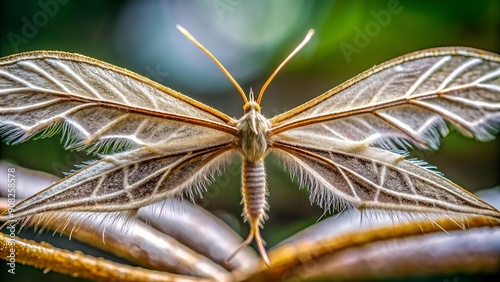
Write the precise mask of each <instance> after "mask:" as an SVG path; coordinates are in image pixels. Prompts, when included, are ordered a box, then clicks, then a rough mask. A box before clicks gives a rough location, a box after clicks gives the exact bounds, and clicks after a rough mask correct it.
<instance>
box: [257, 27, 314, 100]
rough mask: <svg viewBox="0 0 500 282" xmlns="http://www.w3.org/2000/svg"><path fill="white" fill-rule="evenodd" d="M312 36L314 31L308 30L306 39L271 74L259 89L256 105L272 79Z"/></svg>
mask: <svg viewBox="0 0 500 282" xmlns="http://www.w3.org/2000/svg"><path fill="white" fill-rule="evenodd" d="M313 35H314V29H310V30H309V31H308V32H307V34H306V37H305V38H304V40H302V42H301V43H300V44H299V46H297V47H296V48H295V50H293V51H292V53H290V55H288V57H286V59H285V60H284V61H283V62H282V63H281V64H280V65H279V66H278V67H277V68H276V70H275V71H274V72H273V73H272V74H271V76H270V77H269V78H268V79H267V81H266V83H264V86H262V89H260V92H259V97H258V98H257V104H259V105H260V101H261V100H262V96H263V95H264V91H266V89H267V86H269V83H271V81H272V80H273V78H274V77H275V76H276V75H277V74H278V72H279V71H280V70H281V69H282V68H283V67H284V66H285V65H286V63H288V61H290V59H292V57H293V56H295V54H297V53H298V52H299V51H300V49H302V48H303V47H304V46H305V45H306V44H307V43H308V42H309V40H311V37H312V36H313Z"/></svg>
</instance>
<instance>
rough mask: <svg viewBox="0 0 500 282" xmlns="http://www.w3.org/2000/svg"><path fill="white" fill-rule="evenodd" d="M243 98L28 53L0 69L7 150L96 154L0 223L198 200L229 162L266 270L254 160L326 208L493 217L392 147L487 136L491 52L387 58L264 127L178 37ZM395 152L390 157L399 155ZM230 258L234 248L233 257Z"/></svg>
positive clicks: (494, 90) (260, 187)
mask: <svg viewBox="0 0 500 282" xmlns="http://www.w3.org/2000/svg"><path fill="white" fill-rule="evenodd" d="M178 29H179V30H180V31H181V32H183V33H184V35H186V36H187V37H188V38H189V39H190V40H191V41H192V42H193V43H195V44H196V45H198V46H199V47H200V48H201V49H202V50H203V51H204V52H205V53H207V55H209V56H210V57H211V58H212V59H213V60H214V62H215V63H216V64H217V65H218V66H219V67H220V69H221V70H222V71H223V72H224V73H225V74H226V76H227V77H228V78H229V79H230V81H231V82H232V83H233V84H234V85H235V87H236V88H237V89H238V91H239V93H240V94H241V96H242V98H243V101H244V105H243V116H242V117H241V118H240V119H234V118H231V117H229V116H228V115H226V114H224V113H222V112H219V111H217V110H215V109H213V108H211V107H209V106H207V105H204V104H202V103H200V102H197V101H195V100H193V99H191V98H189V97H187V96H184V95H183V94H181V93H179V92H177V91H175V90H172V89H170V88H167V87H165V86H162V85H159V84H157V83H155V82H153V81H151V80H149V79H147V78H144V77H142V76H139V75H137V74H135V73H133V72H131V71H128V70H125V69H122V68H118V67H115V66H113V65H110V64H107V63H104V62H101V61H98V60H95V59H92V58H89V57H85V56H82V55H78V54H69V53H64V52H53V51H37V52H28V53H21V54H17V55H12V56H8V57H5V58H2V59H1V60H0V132H1V134H2V136H3V138H4V141H5V142H7V143H12V144H14V143H18V142H23V141H25V140H27V139H29V138H30V137H33V136H38V137H47V136H51V135H53V134H55V133H57V132H59V131H61V130H62V132H63V137H64V138H65V142H64V147H65V148H66V149H73V150H87V151H89V152H100V151H102V150H103V148H109V147H113V146H114V147H121V146H125V147H126V150H123V151H120V152H116V153H114V154H108V155H102V156H101V158H100V159H99V160H97V161H94V162H92V163H89V164H87V165H86V166H85V167H83V168H81V169H79V170H77V171H76V172H74V173H72V174H70V175H69V176H67V177H66V178H64V179H62V180H61V181H59V182H56V183H54V184H53V185H52V186H50V187H48V188H47V189H45V190H43V191H41V192H39V193H38V194H35V195H33V196H31V197H30V198H28V199H26V200H24V201H22V202H20V203H19V204H17V205H16V206H15V207H13V208H11V209H9V210H8V211H7V212H6V213H5V214H4V215H2V216H1V217H0V220H1V221H13V220H18V219H22V218H26V217H29V216H32V215H35V214H40V213H43V212H48V211H56V210H65V211H92V212H100V211H122V210H136V209H138V208H140V207H143V206H145V205H149V204H152V203H155V202H158V201H162V200H164V199H166V198H171V197H181V196H185V195H187V196H188V197H194V195H195V194H196V193H202V192H203V190H204V189H205V188H204V187H205V185H206V184H207V183H208V182H209V181H210V180H211V179H212V177H214V175H216V174H217V173H220V172H221V171H222V170H223V168H224V166H225V165H227V164H228V163H229V162H230V161H231V160H233V159H235V158H241V159H242V184H241V191H242V198H243V206H244V208H243V216H244V219H245V220H246V221H248V222H249V224H250V231H249V234H248V237H247V239H246V240H245V241H244V242H243V244H242V246H246V245H248V244H250V243H251V242H252V241H253V240H255V241H256V244H257V246H258V249H259V252H260V254H261V256H262V258H263V259H264V261H265V262H266V263H267V264H268V265H269V259H268V257H267V254H266V250H265V248H264V242H263V239H262V238H261V235H260V227H261V226H262V225H263V224H264V221H265V220H266V212H267V210H268V208H269V207H268V205H267V202H266V194H267V193H268V190H267V186H266V172H265V167H264V159H265V157H266V156H267V155H269V154H273V155H275V156H276V157H277V158H278V159H279V160H280V161H281V162H282V164H283V166H284V167H285V168H286V169H287V170H288V171H290V172H291V174H292V176H294V177H296V178H298V180H299V182H300V184H301V185H302V186H304V187H307V189H308V190H309V191H310V200H311V201H312V202H315V203H317V204H319V205H320V206H322V207H324V208H326V209H329V208H331V207H333V208H342V207H346V206H347V207H355V208H358V209H362V210H387V211H396V212H404V213H407V214H425V215H427V214H434V215H439V216H447V217H450V218H454V219H456V220H462V219H465V218H467V217H468V216H483V217H486V218H490V219H491V220H497V221H498V220H499V219H500V213H499V211H497V210H496V209H495V208H494V207H492V206H491V205H489V204H487V203H486V202H484V201H482V200H480V199H479V198H477V197H476V196H474V195H473V194H471V193H469V192H468V191H466V190H464V189H462V188H461V187H459V186H458V185H456V184H454V183H453V182H451V181H449V180H447V179H446V178H444V177H443V176H441V175H440V174H439V173H436V172H435V171H433V170H431V169H428V167H427V166H426V164H425V163H423V162H418V161H415V160H410V159H407V158H406V155H405V153H403V152H402V151H401V150H410V149H420V150H435V149H437V148H438V146H439V142H440V138H441V137H443V136H445V135H447V134H448V132H449V129H450V128H454V129H456V130H457V131H458V132H460V133H462V134H463V135H465V136H467V137H471V138H476V139H477V140H480V141H488V140H491V139H493V138H494V134H495V133H496V132H498V129H499V123H500V57H499V56H498V55H496V54H493V53H489V52H486V51H481V50H477V49H472V48H465V47H444V48H434V49H428V50H423V51H419V52H415V53H411V54H408V55H404V56H402V57H398V58H396V59H393V60H391V61H388V62H385V63H383V64H381V65H378V66H375V67H373V68H371V69H369V70H368V71H365V72H363V73H361V74H360V75H358V76H356V77H354V78H352V79H350V80H348V81H346V82H344V83H343V84H341V85H339V86H337V87H335V88H333V89H331V90H329V91H327V92H326V93H324V94H322V95H320V96H318V97H317V98H315V99H313V100H311V101H309V102H307V103H305V104H303V105H301V106H298V107H296V108H295V109H292V110H290V111H287V112H285V113H282V114H279V115H277V116H275V117H273V118H270V119H268V118H266V117H264V116H263V115H262V114H261V106H260V105H261V101H262V98H263V94H264V91H265V90H266V88H267V86H268V85H269V83H270V82H271V80H272V79H273V78H274V77H275V76H276V74H277V73H278V71H279V70H280V69H281V68H282V67H283V66H284V65H285V64H286V62H288V61H289V60H290V58H291V57H292V56H293V55H294V54H296V53H297V52H298V51H299V50H300V49H301V48H302V47H303V46H304V45H305V44H306V43H307V42H308V41H309V40H310V38H311V36H312V35H313V31H312V30H311V31H309V32H308V34H307V36H306V38H305V39H304V41H303V42H302V43H301V44H300V45H299V46H298V47H297V48H296V49H295V50H294V51H293V52H292V53H291V54H290V55H289V56H288V57H287V58H286V59H285V61H284V62H283V63H282V64H281V65H280V66H279V67H278V68H277V69H276V71H275V72H274V73H273V74H272V75H271V76H270V78H269V79H268V80H267V81H266V83H265V84H264V86H263V87H262V89H261V90H260V92H259V94H258V95H257V99H255V98H254V94H253V93H252V92H250V93H249V95H248V97H247V95H245V93H244V92H243V90H242V89H241V87H240V86H239V85H238V84H237V83H236V81H235V80H234V79H233V78H232V77H231V75H230V74H229V73H228V72H227V71H226V70H225V68H224V67H223V66H222V65H221V64H220V63H219V62H218V61H217V60H216V59H215V57H214V56H213V55H212V54H211V53H210V52H209V51H207V50H206V49H205V48H204V47H203V46H202V45H201V44H200V43H198V42H197V41H196V39H194V38H193V37H192V36H191V35H190V34H189V33H188V32H187V31H186V30H185V29H183V28H182V27H180V26H178ZM398 150H399V151H398ZM236 251H237V250H236Z"/></svg>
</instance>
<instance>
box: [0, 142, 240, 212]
mask: <svg viewBox="0 0 500 282" xmlns="http://www.w3.org/2000/svg"><path fill="white" fill-rule="evenodd" d="M235 154H237V153H236V150H235V148H234V145H233V144H232V143H226V144H218V145H212V146H206V147H204V148H200V149H194V150H191V151H178V152H173V151H166V152H165V151H162V150H155V149H154V148H148V147H143V148H138V149H135V150H131V151H127V152H122V153H118V154H114V155H110V156H105V157H103V158H102V159H101V160H99V161H96V162H94V163H91V164H89V165H87V166H86V167H84V168H82V169H80V170H78V171H76V172H75V173H73V174H71V175H69V176H67V177H66V178H64V179H62V180H60V181H58V182H56V183H54V184H53V185H52V186H50V187H48V188H47V189H45V190H43V191H41V192H39V193H37V194H35V195H33V196H31V197H29V198H27V199H26V200H24V201H22V202H20V203H19V204H17V205H16V206H15V207H14V208H12V209H9V211H8V213H5V214H4V215H1V216H0V221H8V220H15V219H19V218H24V217H27V216H30V215H34V214H39V213H41V212H46V211H53V210H61V209H64V210H65V211H68V210H77V211H93V212H94V211H107V212H110V211H122V210H133V209H138V208H140V207H143V206H146V205H149V204H151V203H155V202H159V201H161V200H164V199H167V198H173V197H179V196H182V195H183V194H187V195H188V196H190V197H193V195H194V194H195V193H199V192H201V190H203V188H204V187H205V185H206V184H207V182H209V181H210V179H211V177H213V176H214V174H216V173H217V172H220V170H222V169H223V168H224V165H226V164H227V163H228V162H229V161H230V160H231V159H232V158H233V157H234V156H235Z"/></svg>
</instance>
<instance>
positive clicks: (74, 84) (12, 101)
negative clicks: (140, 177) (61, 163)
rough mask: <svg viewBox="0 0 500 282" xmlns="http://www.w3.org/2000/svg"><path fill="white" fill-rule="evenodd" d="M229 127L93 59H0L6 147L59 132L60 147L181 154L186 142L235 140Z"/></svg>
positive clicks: (0, 127) (46, 55)
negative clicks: (152, 148) (127, 148)
mask: <svg viewBox="0 0 500 282" xmlns="http://www.w3.org/2000/svg"><path fill="white" fill-rule="evenodd" d="M234 123H235V121H234V120H233V119H232V118H230V117H228V116H227V115H225V114H223V113H221V112H219V111H217V110H215V109H212V108H210V107H208V106H206V105H204V104H201V103H199V102H197V101H195V100H193V99H191V98H188V97H186V96H184V95H182V94H180V93H178V92H176V91H174V90H172V89H169V88H167V87H164V86H161V85H159V84H157V83H155V82H153V81H150V80H149V79H146V78H144V77H141V76H139V75H137V74H134V73H132V72H130V71H127V70H125V69H121V68H117V67H115V66H112V65H109V64H106V63H104V62H100V61H97V60H95V59H92V58H88V57H84V56H81V55H76V54H69V53H63V52H47V51H38V52H28V53H22V54H18V55H13V56H9V57H5V58H2V59H0V135H3V136H4V137H5V140H6V141H7V142H14V143H15V142H20V141H24V140H26V139H28V138H29V137H32V136H34V135H36V134H37V133H38V134H39V136H47V135H49V136H50V135H52V134H54V133H56V132H57V131H59V130H60V129H61V128H63V129H64V130H63V132H64V134H65V135H66V143H65V147H66V148H73V149H84V148H87V149H90V150H99V149H100V148H102V147H103V146H108V145H111V144H114V145H115V146H116V147H119V146H120V145H123V144H127V145H130V147H132V148H137V147H142V146H162V145H164V144H166V143H169V144H168V146H169V148H170V147H172V146H173V145H179V146H181V147H184V145H183V144H185V142H186V141H188V143H190V142H189V140H192V138H193V136H196V138H198V140H204V139H205V138H208V139H211V140H213V139H214V138H215V139H217V138H218V139H223V140H224V142H227V140H230V139H231V138H232V137H233V136H234V135H236V128H235V127H234V126H231V125H229V124H234ZM173 140H175V144H172V142H174V141H173ZM224 142H223V143H224ZM89 145H92V146H91V147H89ZM187 147H192V144H188V146H187Z"/></svg>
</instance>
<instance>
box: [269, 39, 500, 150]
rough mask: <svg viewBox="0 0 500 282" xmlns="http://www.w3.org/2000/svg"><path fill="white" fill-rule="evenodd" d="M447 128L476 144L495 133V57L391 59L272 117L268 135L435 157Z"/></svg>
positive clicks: (498, 112)
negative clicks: (328, 140)
mask: <svg viewBox="0 0 500 282" xmlns="http://www.w3.org/2000/svg"><path fill="white" fill-rule="evenodd" d="M446 122H448V123H449V124H451V125H452V126H453V127H454V128H456V129H457V130H458V131H459V132H461V133H462V134H464V135H466V136H468V137H475V138H476V139H478V140H481V141H488V140H491V139H492V138H493V136H494V134H495V133H496V132H498V128H499V123H500V57H499V56H498V55H496V54H493V53H488V52H485V51H481V50H477V49H471V48H464V47H445V48H435V49H429V50H423V51H420V52H416V53H413V54H408V55H405V56H402V57H399V58H396V59H394V60H391V61H388V62H386V63H383V64H381V65H379V66H376V67H373V68H372V69H370V70H368V71H366V72H364V73H362V74H360V75H358V76H356V77H354V78H353V79H351V80H349V81H347V82H345V83H343V84H341V85H340V86H338V87H335V88H333V89H332V90H330V91H328V92H326V93H324V94H323V95H321V96H319V97H317V98H316V99H313V100H311V101H309V102H308V103H305V104H304V105H302V106H299V107H297V108H295V109H293V110H290V111H288V112H285V113H283V114H281V115H278V116H276V117H274V118H272V119H271V123H272V128H271V131H270V135H271V138H273V135H274V136H276V135H280V134H286V135H294V136H296V137H297V136H323V137H328V138H332V139H335V140H338V141H339V142H342V141H346V142H365V143H366V144H368V145H375V146H378V147H382V148H394V147H398V148H402V149H407V148H418V149H434V150H435V149H437V148H438V146H439V141H440V138H441V137H442V136H445V135H446V134H447V133H448V130H449V129H448V124H447V123H446ZM279 138H280V137H279V136H276V139H279Z"/></svg>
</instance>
